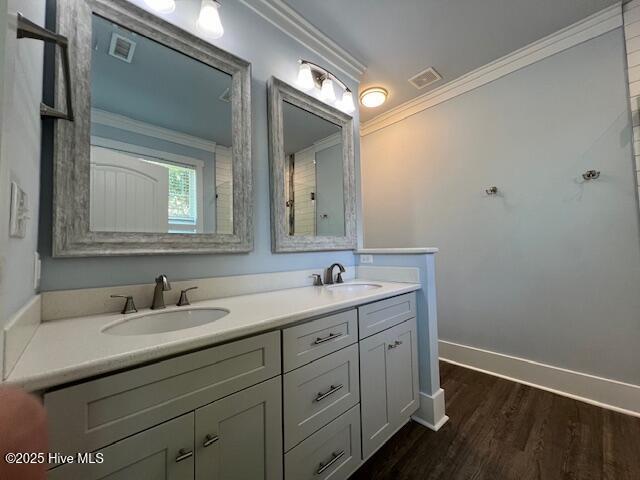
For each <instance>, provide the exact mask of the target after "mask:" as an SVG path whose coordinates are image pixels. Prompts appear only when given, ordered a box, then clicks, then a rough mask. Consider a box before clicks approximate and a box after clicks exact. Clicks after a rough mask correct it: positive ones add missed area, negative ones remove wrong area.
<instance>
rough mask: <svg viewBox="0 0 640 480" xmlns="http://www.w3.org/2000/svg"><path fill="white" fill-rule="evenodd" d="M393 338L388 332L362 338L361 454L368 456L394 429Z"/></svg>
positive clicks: (365, 457) (364, 457) (364, 456)
mask: <svg viewBox="0 0 640 480" xmlns="http://www.w3.org/2000/svg"><path fill="white" fill-rule="evenodd" d="M389 342H393V339H392V337H390V336H389V335H388V332H386V331H384V332H380V333H378V334H376V335H373V336H371V337H369V338H367V339H365V340H361V341H360V407H361V410H362V458H363V459H365V460H366V459H367V458H368V457H369V456H370V455H371V454H372V453H373V452H375V451H376V450H377V449H378V447H379V446H380V445H382V444H383V443H384V442H385V440H386V439H387V438H389V437H390V436H391V434H392V433H393V424H392V421H393V419H392V415H391V408H390V399H389V397H388V392H389V375H388V370H389V369H388V368H387V360H388V358H387V350H388V345H389Z"/></svg>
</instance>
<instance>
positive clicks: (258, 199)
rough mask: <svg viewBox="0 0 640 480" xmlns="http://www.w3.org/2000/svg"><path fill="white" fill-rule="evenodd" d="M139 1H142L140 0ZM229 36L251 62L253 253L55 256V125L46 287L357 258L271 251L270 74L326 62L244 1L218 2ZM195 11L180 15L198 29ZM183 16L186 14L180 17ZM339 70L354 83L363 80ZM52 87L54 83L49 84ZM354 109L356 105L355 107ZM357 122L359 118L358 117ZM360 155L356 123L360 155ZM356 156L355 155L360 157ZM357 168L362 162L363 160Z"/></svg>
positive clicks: (47, 185)
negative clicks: (308, 62)
mask: <svg viewBox="0 0 640 480" xmlns="http://www.w3.org/2000/svg"><path fill="white" fill-rule="evenodd" d="M134 3H138V4H141V5H142V4H143V2H142V0H136V1H135V2H134ZM221 15H222V20H223V24H224V28H225V34H224V36H223V37H222V38H221V39H219V40H216V41H215V44H216V45H217V46H220V47H221V48H223V49H225V50H228V51H230V52H232V53H234V54H235V55H238V56H240V57H242V58H244V59H246V60H248V61H250V62H251V63H252V79H253V80H252V92H251V93H252V124H253V125H252V126H253V134H252V137H253V138H252V149H253V152H252V153H253V169H254V208H255V211H254V212H255V214H254V223H255V225H254V233H255V248H254V251H253V252H252V253H250V254H240V255H200V256H183V255H181V256H176V255H173V256H172V255H166V256H161V257H157V256H148V257H142V256H141V257H119V258H87V259H53V258H51V256H50V252H51V209H50V203H51V198H52V197H51V162H52V155H51V146H50V141H51V140H50V136H51V135H50V131H46V132H45V140H44V144H43V148H44V149H45V152H44V153H43V164H42V168H43V174H42V184H43V189H42V194H43V201H42V204H43V208H42V209H41V236H40V244H39V248H40V251H41V253H42V256H43V277H42V288H43V290H56V289H67V288H80V287H96V286H108V285H117V284H127V283H143V282H144V283H148V282H151V281H152V280H153V278H154V276H155V275H157V274H158V273H160V272H165V273H166V274H167V275H168V276H169V277H170V278H173V279H176V280H178V279H189V278H199V277H210V276H220V275H233V274H245V273H253V272H268V271H282V270H297V269H306V268H321V267H325V266H327V265H329V264H330V263H332V262H334V261H339V262H342V263H344V264H345V265H353V264H354V256H353V254H352V253H351V252H335V253H309V254H278V255H274V254H272V253H271V240H270V229H269V228H270V227H269V173H268V143H267V142H268V140H267V102H266V99H267V98H266V82H267V80H268V78H269V77H270V76H271V75H275V76H277V77H279V78H281V79H282V80H284V81H287V82H290V83H294V82H295V80H296V78H297V73H298V64H297V60H298V59H299V58H306V59H309V60H311V61H314V62H317V63H319V64H321V65H322V64H324V62H323V60H322V59H321V58H318V57H317V56H316V55H315V54H314V53H313V52H311V51H309V50H308V49H306V48H305V47H303V46H302V45H301V44H299V43H298V42H296V41H294V40H293V39H291V37H289V36H288V35H286V34H285V33H283V32H281V31H280V30H278V29H277V28H276V27H274V26H273V25H271V24H270V23H269V22H267V21H266V20H264V19H263V18H262V17H260V16H258V15H257V14H255V13H254V12H253V11H252V10H250V9H249V8H248V7H246V6H244V5H243V4H241V3H240V2H225V3H224V5H223V7H222V10H221ZM194 20H195V19H194V18H190V19H189V22H186V21H185V22H184V23H182V25H183V28H189V29H194V28H195V27H194V24H195V22H194ZM175 21H176V22H177V23H178V24H181V23H180V22H183V20H181V19H180V18H176V19H175ZM336 73H338V74H339V75H340V76H341V78H342V79H343V80H345V81H346V82H347V83H348V84H349V87H350V88H351V89H352V90H353V91H357V88H358V85H357V83H355V82H352V81H349V79H348V78H347V77H346V76H345V75H341V74H340V72H336ZM47 86H49V87H50V85H47ZM355 115H356V116H357V113H356V114H355ZM355 123H356V124H357V123H358V122H357V118H356V122H355ZM358 158H359V142H358V132H357V131H356V159H358ZM356 161H358V160H356ZM356 168H359V163H358V165H357V167H356Z"/></svg>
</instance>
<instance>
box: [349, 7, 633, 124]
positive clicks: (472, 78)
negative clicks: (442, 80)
mask: <svg viewBox="0 0 640 480" xmlns="http://www.w3.org/2000/svg"><path fill="white" fill-rule="evenodd" d="M621 26H622V5H621V3H620V2H618V3H616V4H614V5H612V6H610V7H608V8H605V9H604V10H601V11H600V12H598V13H596V14H594V15H591V16H590V17H587V18H585V19H583V20H581V21H579V22H577V23H574V24H573V25H570V26H568V27H566V28H563V29H562V30H559V31H557V32H556V33H553V34H551V35H549V36H547V37H544V38H542V39H541V40H538V41H536V42H533V43H531V44H529V45H527V46H526V47H524V48H521V49H519V50H516V51H515V52H512V53H510V54H508V55H505V56H504V57H502V58H499V59H498V60H495V61H493V62H491V63H489V64H487V65H484V66H482V67H480V68H478V69H476V70H473V71H471V72H469V73H467V74H465V75H463V76H461V77H459V78H457V79H455V80H453V81H451V82H449V83H447V84H445V85H443V86H441V87H439V88H436V89H435V90H432V91H430V92H427V93H425V94H424V95H420V96H419V97H416V98H414V99H412V100H409V101H408V102H405V103H403V104H401V105H398V106H397V107H394V108H392V109H391V110H388V111H387V112H385V113H382V114H380V115H378V116H376V117H375V118H372V119H371V120H369V121H368V122H365V123H363V124H362V125H361V126H360V135H361V136H365V135H369V134H370V133H373V132H376V131H378V130H380V129H382V128H385V127H388V126H389V125H392V124H394V123H397V122H399V121H401V120H403V119H405V118H407V117H410V116H411V115H415V114H416V113H419V112H421V111H423V110H426V109H428V108H431V107H433V106H435V105H438V104H440V103H442V102H445V101H447V100H451V99H452V98H455V97H457V96H458V95H462V94H463V93H467V92H469V91H471V90H474V89H476V88H478V87H481V86H483V85H486V84H487V83H490V82H493V81H494V80H497V79H498V78H500V77H504V76H505V75H508V74H510V73H513V72H515V71H517V70H520V69H522V68H524V67H527V66H529V65H532V64H534V63H536V62H539V61H540V60H543V59H545V58H547V57H550V56H551V55H555V54H556V53H559V52H561V51H563V50H566V49H568V48H571V47H574V46H576V45H578V44H580V43H583V42H586V41H587V40H591V39H592V38H595V37H598V36H600V35H603V34H605V33H607V32H609V31H611V30H613V29H615V28H618V27H621Z"/></svg>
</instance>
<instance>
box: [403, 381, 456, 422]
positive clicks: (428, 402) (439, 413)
mask: <svg viewBox="0 0 640 480" xmlns="http://www.w3.org/2000/svg"><path fill="white" fill-rule="evenodd" d="M444 408H445V402H444V390H443V389H441V388H440V389H438V391H437V392H436V393H434V394H433V395H429V394H427V393H424V392H420V408H418V410H417V411H416V413H414V414H413V416H412V417H411V419H412V420H413V421H414V422H418V423H419V424H420V425H423V426H425V427H427V428H430V429H431V430H433V431H434V432H437V431H438V430H440V429H441V428H442V426H443V425H444V424H445V423H447V421H448V420H449V417H448V416H447V415H445V413H444Z"/></svg>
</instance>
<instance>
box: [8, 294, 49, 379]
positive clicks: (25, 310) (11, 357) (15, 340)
mask: <svg viewBox="0 0 640 480" xmlns="http://www.w3.org/2000/svg"><path fill="white" fill-rule="evenodd" d="M41 305H42V303H41V297H40V295H35V296H34V297H33V298H32V299H31V300H29V301H28V302H27V304H26V305H25V306H24V307H22V308H21V309H20V310H18V311H17V312H16V313H15V315H14V316H13V317H11V319H10V320H9V322H8V323H7V324H6V325H5V326H4V328H3V333H4V354H3V355H4V356H3V360H4V361H3V362H0V364H1V363H4V368H3V370H2V371H0V374H1V375H0V379H5V378H7V377H8V376H9V374H10V373H11V370H13V367H15V365H16V362H17V361H18V359H19V358H20V356H21V355H22V352H24V349H25V348H26V347H27V344H28V343H29V341H30V340H31V337H33V334H34V333H35V331H36V328H38V325H40V319H41V317H40V313H41V310H42V308H41ZM0 339H1V336H0ZM0 350H2V349H0ZM0 353H1V352H0Z"/></svg>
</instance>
